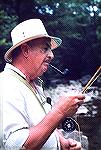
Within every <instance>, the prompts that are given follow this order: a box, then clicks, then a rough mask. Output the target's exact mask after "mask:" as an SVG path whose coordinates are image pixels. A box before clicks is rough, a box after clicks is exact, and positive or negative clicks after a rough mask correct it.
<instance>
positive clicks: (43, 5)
mask: <svg viewBox="0 0 101 150" xmlns="http://www.w3.org/2000/svg"><path fill="white" fill-rule="evenodd" d="M30 18H40V19H41V20H42V21H43V22H44V24H45V27H46V29H47V31H48V33H49V34H50V35H53V36H57V37H60V38H61V39H62V41H63V43H62V45H61V46H60V47H59V48H57V49H56V50H54V55H55V58H54V60H53V62H52V64H53V65H54V66H56V67H58V68H59V69H60V70H61V71H64V69H66V68H68V69H69V72H68V73H67V75H65V76H63V75H61V74H59V73H57V72H56V71H54V70H53V69H52V68H49V70H48V71H47V72H46V73H45V74H44V75H43V77H42V79H43V80H44V89H45V90H46V91H47V92H46V93H47V95H48V94H49V96H51V97H52V96H53V95H54V91H55V93H56V95H55V97H52V98H53V100H54V101H55V99H56V98H57V95H59V93H63V92H65V93H67V91H68V92H71V91H75V90H76V91H77V90H78V91H80V90H81V89H82V87H83V86H85V85H86V83H87V82H88V80H89V79H90V78H91V76H92V75H93V74H94V73H95V72H96V70H97V69H98V67H99V66H100V65H101V0H59V1H58V0H50V1H48V0H1V1H0V72H1V71H3V69H4V66H5V61H4V54H5V52H6V51H7V50H8V49H9V48H10V47H11V46H12V43H11V37H10V32H11V30H12V29H13V28H14V27H15V26H16V25H17V24H18V23H20V22H22V21H24V20H26V19H30ZM86 94H87V93H86ZM87 96H88V98H87V100H86V102H85V107H86V108H87V110H88V111H87V112H86V113H85V112H84V110H83V111H82V112H81V113H80V114H79V115H78V122H79V124H80V127H81V131H82V132H83V134H84V135H86V136H87V137H88V140H89V150H101V142H100V141H101V77H99V78H98V80H97V81H96V82H95V83H94V84H93V86H92V87H91V88H90V89H89V91H88V95H87Z"/></svg>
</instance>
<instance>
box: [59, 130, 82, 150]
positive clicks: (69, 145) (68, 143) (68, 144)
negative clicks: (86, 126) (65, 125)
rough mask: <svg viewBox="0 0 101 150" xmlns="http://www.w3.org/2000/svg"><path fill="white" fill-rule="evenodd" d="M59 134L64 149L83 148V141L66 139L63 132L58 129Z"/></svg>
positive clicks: (79, 149) (77, 149)
mask: <svg viewBox="0 0 101 150" xmlns="http://www.w3.org/2000/svg"><path fill="white" fill-rule="evenodd" d="M56 131H57V134H58V136H59V139H60V145H61V149H62V150H81V143H80V142H77V141H76V140H73V139H71V138H68V139H65V138H64V136H63V134H62V133H61V132H60V131H59V130H58V129H57V130H56Z"/></svg>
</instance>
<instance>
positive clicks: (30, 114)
mask: <svg viewBox="0 0 101 150" xmlns="http://www.w3.org/2000/svg"><path fill="white" fill-rule="evenodd" d="M12 71H13V72H17V74H19V76H22V77H23V78H26V77H25V75H24V74H23V73H22V72H21V71H20V70H18V69H17V68H15V67H14V66H12V65H11V64H6V67H5V69H4V72H3V76H1V77H0V101H1V103H0V105H2V106H1V107H2V111H3V113H2V118H3V119H2V125H1V126H2V134H1V137H2V139H3V145H4V147H5V148H6V149H7V150H8V149H10V150H19V149H20V148H21V147H22V145H23V144H24V143H25V141H26V139H27V138H28V136H29V128H30V127H31V126H34V125H37V124H38V123H39V122H40V121H41V120H42V119H43V118H44V117H45V115H46V112H48V109H49V107H50V106H49V104H47V103H45V104H44V109H45V111H46V112H45V111H44V110H43V108H42V106H41V105H40V102H39V100H38V98H39V99H40V95H39V94H38V93H37V97H38V98H37V97H36V96H35V95H34V94H33V92H32V91H31V90H30V89H29V88H28V87H27V86H26V85H25V84H24V83H23V82H21V81H20V80H19V79H18V78H16V77H15V76H12V75H11V72H12ZM37 88H38V87H37ZM38 91H39V90H38ZM39 92H40V91H39ZM41 92H42V89H41ZM42 94H43V92H42V93H41V95H42ZM42 99H44V100H43V101H45V97H44V96H43V97H42ZM40 101H41V99H40ZM48 149H49V150H59V149H60V143H59V138H58V136H57V134H56V131H54V132H53V133H52V134H51V136H50V137H49V139H48V140H47V142H46V143H45V144H44V145H43V147H42V148H41V150H48Z"/></svg>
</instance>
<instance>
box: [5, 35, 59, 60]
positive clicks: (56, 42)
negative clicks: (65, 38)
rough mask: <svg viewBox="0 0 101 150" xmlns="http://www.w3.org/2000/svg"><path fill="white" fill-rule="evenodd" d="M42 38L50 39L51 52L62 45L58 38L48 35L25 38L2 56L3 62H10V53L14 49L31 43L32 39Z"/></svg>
mask: <svg viewBox="0 0 101 150" xmlns="http://www.w3.org/2000/svg"><path fill="white" fill-rule="evenodd" d="M42 37H47V38H50V39H51V50H54V49H56V48H57V47H58V46H60V44H61V43H62V40H61V39H60V38H58V37H53V36H49V35H38V36H34V37H30V38H27V39H25V40H23V41H21V42H19V43H17V44H16V45H13V46H12V47H11V48H10V49H9V50H8V51H7V52H6V53H5V55H4V59H5V61H6V62H10V63H11V62H12V52H13V50H14V49H16V48H17V47H18V46H20V45H21V44H23V43H25V42H28V41H31V40H34V39H38V38H42Z"/></svg>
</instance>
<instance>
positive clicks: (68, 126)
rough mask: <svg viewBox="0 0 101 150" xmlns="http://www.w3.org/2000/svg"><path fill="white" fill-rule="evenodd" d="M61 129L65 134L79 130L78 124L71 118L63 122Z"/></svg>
mask: <svg viewBox="0 0 101 150" xmlns="http://www.w3.org/2000/svg"><path fill="white" fill-rule="evenodd" d="M61 127H62V129H63V130H64V131H65V132H73V131H74V130H76V129H77V127H78V123H77V122H76V121H75V120H74V119H73V118H71V117H67V118H66V119H65V120H63V122H62V123H61Z"/></svg>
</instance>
